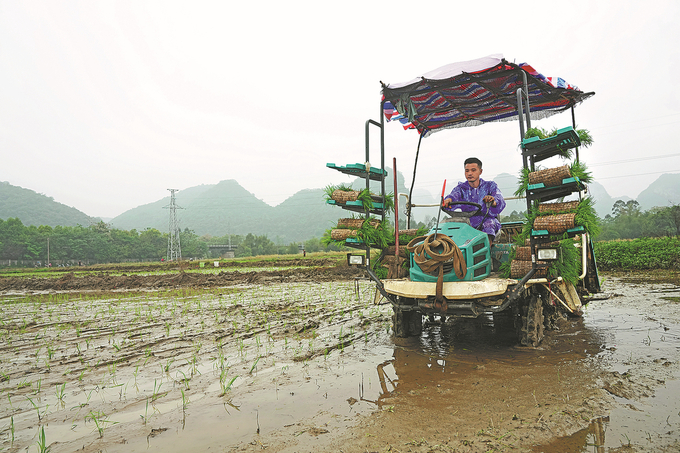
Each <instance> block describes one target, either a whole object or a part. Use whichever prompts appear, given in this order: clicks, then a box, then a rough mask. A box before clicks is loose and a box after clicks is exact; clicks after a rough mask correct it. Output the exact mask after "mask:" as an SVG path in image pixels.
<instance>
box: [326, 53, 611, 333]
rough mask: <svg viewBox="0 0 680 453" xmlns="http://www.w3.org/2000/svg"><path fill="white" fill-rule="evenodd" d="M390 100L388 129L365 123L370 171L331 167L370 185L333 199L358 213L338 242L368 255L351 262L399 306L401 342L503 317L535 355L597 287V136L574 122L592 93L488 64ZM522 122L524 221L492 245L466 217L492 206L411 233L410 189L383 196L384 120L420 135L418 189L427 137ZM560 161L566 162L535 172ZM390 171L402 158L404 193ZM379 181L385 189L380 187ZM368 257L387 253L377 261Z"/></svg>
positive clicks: (407, 87)
mask: <svg viewBox="0 0 680 453" xmlns="http://www.w3.org/2000/svg"><path fill="white" fill-rule="evenodd" d="M382 95H383V96H382V99H381V102H380V121H374V120H368V121H367V122H366V131H365V133H366V156H365V162H364V163H359V164H349V165H346V166H337V165H335V164H327V166H328V167H329V168H333V169H335V170H338V171H341V172H343V173H345V174H349V175H353V176H357V177H359V178H363V179H365V186H366V189H365V190H352V189H351V188H349V187H337V188H333V190H329V191H328V203H330V204H333V205H336V206H340V207H342V208H344V209H347V210H350V211H354V212H357V213H359V214H360V217H359V218H352V219H341V220H340V221H339V222H338V226H337V227H336V228H335V229H333V230H332V231H331V232H330V234H331V236H330V240H333V241H335V242H341V243H343V244H344V245H347V246H350V247H353V248H356V249H360V250H363V252H364V253H363V254H361V255H358V254H348V261H349V262H350V264H353V263H356V264H360V265H364V266H365V267H366V271H367V272H368V274H369V276H370V277H371V279H372V280H373V281H375V283H376V303H379V301H381V300H386V301H388V302H389V303H391V304H392V307H393V310H394V314H393V317H392V320H393V330H394V333H395V335H396V336H398V337H406V336H412V335H419V334H420V333H421V331H422V327H423V319H424V318H425V317H427V318H430V319H432V318H434V317H437V316H438V317H440V319H442V320H446V319H450V318H478V317H480V316H492V317H493V318H494V320H495V321H498V320H500V319H501V318H503V317H506V318H509V319H512V322H513V325H514V328H515V329H516V332H517V336H518V340H519V342H520V343H521V344H522V345H527V346H537V345H538V344H539V343H540V342H541V340H542V338H543V332H544V329H545V328H550V327H552V326H553V325H554V323H555V321H556V320H557V319H558V318H559V317H561V316H563V315H564V314H567V315H572V316H579V315H580V314H581V310H582V306H583V305H584V304H585V302H586V301H587V298H586V297H584V296H585V295H587V294H589V293H595V292H599V290H600V288H599V279H598V275H597V268H596V265H595V257H594V255H593V249H592V243H591V240H590V235H591V234H594V233H595V232H596V229H597V221H596V216H595V214H594V211H593V206H592V205H593V203H592V201H591V199H590V198H589V197H587V187H586V183H587V182H589V178H590V175H589V174H588V172H587V170H586V168H585V166H584V165H583V164H582V163H581V162H580V161H579V147H584V146H588V145H589V144H590V143H591V139H590V136H589V134H588V133H587V131H584V130H577V129H576V124H575V120H574V107H575V106H576V105H577V104H579V103H580V102H582V101H584V100H585V99H587V98H589V97H591V96H593V95H594V93H593V92H582V91H580V90H579V89H578V88H577V87H575V86H572V85H569V84H567V83H566V82H564V81H563V80H562V79H557V78H556V79H553V78H547V77H545V76H543V75H542V74H540V73H538V72H537V71H535V70H534V69H533V68H532V67H531V66H529V65H527V64H520V65H517V64H514V63H510V62H508V61H506V60H505V59H503V58H502V57H501V56H489V57H485V58H481V59H478V60H472V61H467V62H461V63H454V64H450V65H447V66H444V67H442V68H438V69H436V70H434V71H431V72H430V73H427V74H425V75H424V76H422V77H419V78H417V79H414V80H413V81H410V82H406V83H400V84H382ZM564 111H571V113H572V115H571V117H572V125H571V126H568V127H564V128H562V129H556V130H553V131H550V132H547V131H545V130H542V129H538V128H532V126H531V121H532V120H537V119H541V118H546V117H548V116H551V115H553V114H556V113H560V112H564ZM515 119H516V120H518V123H519V132H520V140H519V148H520V149H521V158H522V173H521V177H520V180H519V187H518V190H517V192H516V194H517V195H521V196H523V197H525V198H526V209H527V211H526V221H525V222H513V223H504V224H502V228H501V231H500V232H499V233H498V235H497V236H496V238H495V240H494V241H493V244H491V243H490V241H489V236H488V235H487V234H486V233H484V232H483V231H480V230H479V229H476V228H473V226H472V225H471V224H470V217H472V216H475V215H483V214H484V213H486V214H488V211H489V206H488V205H487V206H483V205H479V204H476V203H470V202H454V203H453V204H452V207H453V208H462V209H459V211H460V212H456V211H454V212H446V211H444V212H442V211H440V212H439V216H441V215H442V213H443V214H444V215H443V218H441V219H440V218H439V217H438V218H437V223H436V224H435V225H434V227H432V228H431V229H430V230H429V231H427V232H423V231H416V230H414V229H411V228H410V225H411V219H412V215H411V214H412V210H413V208H416V207H418V205H416V204H415V203H412V199H411V196H412V194H413V185H414V184H413V183H412V185H411V188H410V193H409V194H395V195H394V196H393V198H392V196H390V195H389V194H386V192H385V180H386V176H387V172H386V170H385V149H384V128H385V126H386V124H385V121H386V120H387V121H395V120H396V121H399V122H400V123H401V124H402V125H403V127H404V128H405V129H407V130H409V129H414V130H416V131H417V132H418V133H419V134H420V139H419V141H418V148H417V151H416V158H415V165H414V177H413V181H414V183H415V171H416V168H415V167H416V166H417V162H418V155H419V153H420V147H421V143H422V140H423V138H426V137H428V136H430V135H431V134H433V133H434V132H438V131H442V130H444V129H451V128H458V127H467V126H477V125H483V124H485V123H489V122H498V121H511V120H515ZM371 128H377V129H378V131H379V133H380V140H379V143H380V166H379V167H376V166H372V165H371V164H370V150H369V148H370V145H369V142H370V140H369V132H370V130H371ZM464 157H467V156H461V159H460V161H461V162H462V160H463V158H464ZM553 157H554V158H561V159H563V160H567V162H562V165H560V166H557V167H547V168H541V167H539V166H538V163H539V162H542V161H544V160H547V159H550V158H553ZM553 160H554V159H553ZM394 167H396V160H395V161H394V165H393V172H394V175H395V184H394V187H395V191H396V187H397V184H396V174H397V172H396V168H394ZM371 181H375V183H374V184H377V183H379V187H378V188H377V189H372V188H371ZM399 195H402V196H403V197H404V198H405V199H406V209H405V214H406V216H407V219H406V223H407V229H406V230H401V231H400V230H399V228H398V225H399V219H398V215H399V209H398V204H399V203H398V202H399ZM443 196H444V190H442V198H443ZM565 198H567V199H569V200H570V201H564V199H565ZM440 201H441V200H440ZM393 204H394V205H393ZM463 205H465V206H463ZM470 206H472V211H470ZM391 208H394V212H395V222H394V224H395V225H396V226H397V227H396V228H395V231H394V233H392V232H391V231H390V232H389V234H380V233H381V232H382V233H384V231H382V230H383V229H386V228H387V225H388V223H387V222H386V221H385V215H386V214H387V213H388V212H390V210H391ZM371 249H380V250H381V253H380V256H379V257H375V256H377V253H375V254H374V255H372V254H371ZM385 273H386V274H387V275H379V274H385Z"/></svg>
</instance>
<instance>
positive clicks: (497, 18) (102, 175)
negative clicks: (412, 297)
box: [0, 0, 680, 217]
mask: <svg viewBox="0 0 680 453" xmlns="http://www.w3.org/2000/svg"><path fill="white" fill-rule="evenodd" d="M246 3H247V4H246ZM481 4H483V7H475V6H473V5H474V3H470V2H457V1H451V0H447V1H441V2H438V1H430V2H425V3H421V5H426V7H427V9H425V8H423V7H421V6H418V5H419V4H418V3H417V2H416V3H414V2H412V1H409V2H400V1H389V2H374V1H366V0H364V1H343V2H333V3H332V2H320V1H310V2H298V1H289V2H280V1H262V2H238V3H237V2H227V1H191V2H189V1H185V2H172V1H168V0H163V1H157V2H152V1H131V2H128V1H115V2H113V1H82V2H75V1H59V2H55V1H37V0H33V1H10V0H0V157H1V158H2V159H1V160H0V162H1V163H0V181H8V182H9V183H10V184H13V185H17V186H21V187H25V188H28V189H32V190H35V191H37V192H40V193H44V194H46V195H49V196H52V197H54V199H55V200H56V201H58V202H61V203H64V204H66V205H69V206H74V207H76V208H77V209H80V210H81V211H84V212H85V213H86V214H88V215H92V216H103V217H114V216H116V215H118V214H120V213H122V212H124V211H126V210H128V209H131V208H133V207H136V206H138V205H141V204H146V203H150V202H153V201H156V200H158V199H160V198H163V197H165V196H167V195H168V194H169V192H167V189H168V188H175V189H180V190H181V189H185V188H188V187H191V186H195V185H200V184H215V183H217V182H219V181H221V180H225V179H236V180H237V181H238V182H239V183H240V184H241V185H242V186H243V187H245V188H246V189H247V190H248V191H250V192H252V193H254V194H255V195H256V196H257V197H258V198H260V199H263V200H264V201H266V202H267V203H269V204H270V205H276V204H278V203H280V202H282V201H283V200H285V199H286V198H287V197H289V196H291V195H293V194H294V193H295V192H297V191H298V190H301V189H304V188H321V187H324V186H326V185H327V184H330V183H334V184H335V183H339V182H342V181H347V177H346V176H343V175H341V174H340V173H338V172H335V171H333V170H330V169H327V168H326V166H325V165H326V163H327V162H334V163H336V164H339V165H341V164H342V165H344V164H348V163H356V162H363V160H364V123H365V121H366V120H367V119H369V118H371V119H375V120H378V119H379V116H378V115H379V102H380V81H384V82H386V83H390V82H394V83H396V82H403V81H407V80H410V79H412V78H414V77H416V76H419V75H421V74H422V73H424V72H427V71H429V70H431V69H434V68H437V67H439V66H442V65H445V64H447V63H451V62H456V61H463V60H469V59H474V58H479V57H483V56H486V55H489V54H494V53H501V54H503V55H504V56H505V58H506V59H508V60H510V61H515V62H516V63H521V62H527V63H530V64H531V65H532V66H534V67H535V68H536V69H537V70H538V71H539V72H541V73H543V74H545V75H546V76H560V77H562V78H564V79H566V80H567V81H568V82H570V83H572V84H575V85H577V86H578V87H579V88H581V89H582V90H584V91H595V92H596V95H595V96H594V97H593V98H591V99H589V100H587V101H585V102H584V103H583V104H581V105H579V106H578V107H577V108H576V120H577V123H578V126H579V127H582V128H586V129H589V130H590V132H591V134H592V136H593V138H594V139H595V144H594V146H593V147H591V148H589V149H586V150H583V151H582V158H583V160H584V161H585V162H586V163H587V164H588V165H589V167H590V169H591V170H592V171H593V173H594V176H595V179H596V180H597V181H598V182H600V183H602V184H603V185H604V186H605V187H606V188H607V190H608V191H609V193H610V195H612V196H622V195H628V196H630V197H636V196H637V195H638V193H639V192H640V191H641V190H643V189H644V188H645V187H646V186H647V185H649V184H650V183H651V182H652V181H654V180H655V179H656V178H658V177H659V175H660V174H661V173H664V172H668V173H677V172H680V149H679V148H680V147H679V146H678V145H677V143H678V133H677V131H678V130H679V129H680V128H679V127H678V126H679V125H680V96H679V93H680V85H679V84H678V83H677V78H678V74H679V73H680V52H679V51H678V43H680V27H678V25H677V20H678V19H679V18H680V2H678V1H677V0H668V1H661V0H660V1H656V0H652V1H649V2H640V1H627V0H625V1H621V0H619V1H592V0H587V1H577V2H545V1H540V2H522V1H518V2H507V1H488V2H483V3H481ZM481 4H480V5H481ZM570 124H571V117H570V115H569V114H568V113H567V114H561V115H558V116H556V117H553V118H551V119H548V120H543V121H540V122H538V123H535V125H537V126H541V127H545V128H551V127H553V126H558V127H564V126H568V125H570ZM376 135H377V134H376ZM417 140H418V135H417V133H416V132H415V131H404V130H403V129H402V128H401V127H400V125H399V124H398V123H388V124H387V127H386V147H387V148H386V149H387V151H386V159H387V160H388V162H389V164H390V165H391V162H392V158H393V157H396V158H397V168H398V170H400V171H402V172H404V174H405V176H406V180H407V181H410V179H411V172H412V168H413V158H414V156H415V148H416V144H417ZM518 142H519V130H518V127H517V123H516V122H512V123H503V124H495V125H485V126H481V127H474V128H465V129H455V130H450V131H444V132H440V133H436V134H433V135H432V136H431V137H428V138H426V139H424V140H423V145H422V148H421V156H420V162H419V168H418V177H417V180H416V185H417V186H420V187H423V188H425V189H427V190H429V191H430V192H432V193H433V194H436V193H438V192H439V191H440V190H441V184H442V181H443V180H444V179H445V178H447V179H448V181H449V185H451V184H453V183H455V182H456V181H458V180H462V176H463V174H462V173H463V172H462V160H463V159H464V158H465V157H468V156H469V155H476V156H478V157H480V158H481V159H482V160H483V161H484V176H483V177H486V178H487V179H491V178H492V177H493V176H495V175H498V174H499V173H502V172H509V173H513V174H516V173H517V171H518V169H519V167H520V166H521V157H520V154H519V151H518V149H517V144H518ZM371 161H372V163H373V164H374V165H376V166H377V165H378V164H379V153H378V149H377V147H376V149H375V151H374V152H373V154H372V157H371ZM414 201H416V202H417V200H414ZM319 202H323V201H322V200H320V201H319Z"/></svg>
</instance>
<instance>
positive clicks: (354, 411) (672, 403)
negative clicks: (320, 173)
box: [0, 278, 680, 452]
mask: <svg viewBox="0 0 680 453" xmlns="http://www.w3.org/2000/svg"><path fill="white" fill-rule="evenodd" d="M372 288H373V287H372V285H370V284H365V283H360V284H359V286H356V284H355V283H354V282H336V283H324V284H285V283H282V284H272V285H266V286H258V285H250V286H248V285H244V286H240V287H235V288H230V289H229V290H226V289H219V288H218V289H215V290H210V291H205V292H201V291H196V292H192V291H185V292H182V293H160V292H158V293H149V294H142V295H139V294H138V295H132V294H131V295H130V296H129V297H128V296H125V295H124V294H120V295H116V296H115V297H113V298H105V297H104V298H100V299H97V298H93V297H92V296H88V297H86V298H82V299H78V298H72V299H56V298H55V299H54V300H51V299H50V300H49V301H45V300H44V299H39V298H34V299H29V300H28V301H26V300H24V299H21V300H19V298H17V297H16V296H12V297H10V296H5V297H3V304H2V306H1V307H2V319H3V322H4V324H3V330H2V334H3V339H2V343H0V360H1V362H0V371H2V379H0V390H1V391H2V394H1V395H0V397H1V399H0V442H1V443H0V446H2V448H3V449H6V450H8V451H24V450H25V449H27V448H30V449H35V448H36V442H37V440H38V433H39V431H40V430H41V429H43V428H44V431H45V435H46V438H47V444H48V445H50V446H51V448H52V450H51V451H52V452H61V451H64V452H65V451H74V450H76V449H78V450H83V451H107V452H117V451H121V452H122V451H126V452H127V451H167V452H175V451H190V450H192V451H262V449H265V448H266V449H268V450H269V451H290V452H293V451H340V450H342V451H345V452H353V451H356V452H360V451H361V452H364V451H387V450H392V451H417V452H420V451H422V452H426V451H488V450H496V451H504V450H512V449H515V450H517V449H519V450H520V451H528V450H532V451H545V452H572V451H573V452H581V451H612V449H614V448H617V447H621V446H622V445H628V444H630V445H632V446H633V447H634V448H635V450H633V451H647V450H649V451H663V450H662V449H663V448H666V447H668V448H671V449H669V450H668V451H674V450H672V448H674V446H677V442H678V437H679V434H678V428H679V422H680V420H679V418H680V416H679V415H678V408H679V407H680V402H679V401H678V395H679V393H678V390H680V388H678V384H677V383H678V382H679V380H678V377H679V376H680V373H679V372H678V368H679V367H678V358H679V356H680V353H679V352H680V351H679V349H678V348H679V347H680V340H679V338H678V332H679V329H678V324H680V322H679V319H680V313H679V310H678V299H677V296H678V295H679V294H678V292H677V291H678V288H677V287H676V286H672V285H667V284H650V283H640V282H628V281H626V280H625V279H622V278H618V279H614V278H610V279H609V280H607V282H606V283H605V285H604V290H605V292H608V293H611V294H613V295H614V296H615V297H612V298H610V299H607V300H596V301H592V302H591V303H590V304H589V305H588V308H587V310H586V312H585V315H584V317H583V318H582V319H573V318H572V319H567V320H565V321H564V322H563V323H561V324H560V328H559V330H557V331H553V332H549V333H548V335H547V337H546V339H545V341H544V342H543V344H542V345H541V347H539V348H536V349H529V348H521V347H518V346H516V342H515V338H514V334H513V330H512V328H510V326H508V325H507V322H506V321H504V320H502V319H496V320H493V319H491V318H482V319H478V320H472V321H449V322H442V320H439V319H436V320H434V321H433V322H431V323H428V324H427V325H426V327H425V329H424V332H423V334H422V335H421V336H420V337H418V338H409V339H396V338H394V337H393V336H392V333H391V330H390V319H389V317H390V315H391V308H389V306H380V307H375V306H373V305H371V303H370V302H371V301H372V296H373V292H372ZM494 321H495V322H494ZM61 385H65V391H64V393H63V394H62V395H61V396H60V395H59V388H60V386H61ZM102 428H103V429H102ZM597 446H600V447H597ZM597 448H600V449H599V450H597ZM603 449H606V450H603ZM645 449H647V450H645ZM628 451H630V450H628Z"/></svg>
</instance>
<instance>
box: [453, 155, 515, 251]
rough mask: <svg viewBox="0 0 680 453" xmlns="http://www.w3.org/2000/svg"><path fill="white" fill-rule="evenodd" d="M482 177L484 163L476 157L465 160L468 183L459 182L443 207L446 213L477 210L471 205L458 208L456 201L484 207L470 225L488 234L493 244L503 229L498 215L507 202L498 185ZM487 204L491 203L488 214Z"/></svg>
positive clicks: (471, 220) (471, 219)
mask: <svg viewBox="0 0 680 453" xmlns="http://www.w3.org/2000/svg"><path fill="white" fill-rule="evenodd" d="M481 175H482V161H481V160H479V159H477V158H476V157H470V158H468V159H465V179H466V180H467V181H463V182H459V183H458V185H457V186H456V187H454V189H453V190H452V191H451V193H450V194H448V195H447V196H446V198H444V202H443V203H442V206H443V208H444V210H446V211H453V210H454V209H460V210H462V211H466V212H470V211H475V210H476V209H477V208H475V207H474V206H470V205H458V206H456V201H471V202H474V203H478V204H480V205H482V210H481V211H480V213H479V214H478V215H475V216H473V217H471V218H470V225H472V227H473V228H477V229H478V230H481V231H483V232H485V233H486V234H488V235H489V242H493V240H494V238H495V237H496V234H498V232H499V231H500V229H501V222H500V221H499V220H498V215H499V214H500V213H501V211H503V209H504V208H505V200H504V199H503V194H502V193H501V191H500V189H499V188H498V186H497V185H496V183H495V182H493V181H484V180H483V179H481V178H480V176H481ZM486 203H490V205H489V208H488V213H487V206H486ZM480 225H481V226H480Z"/></svg>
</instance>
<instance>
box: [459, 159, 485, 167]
mask: <svg viewBox="0 0 680 453" xmlns="http://www.w3.org/2000/svg"><path fill="white" fill-rule="evenodd" d="M467 164H477V166H478V167H479V168H480V169H481V168H482V161H481V160H479V159H477V158H476V157H468V158H467V159H465V163H464V164H463V165H467Z"/></svg>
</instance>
